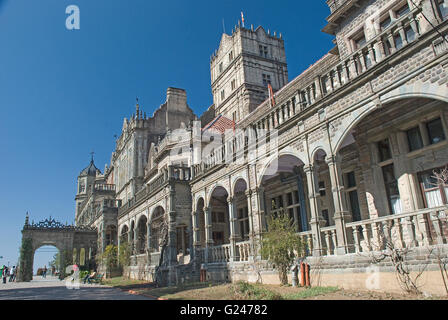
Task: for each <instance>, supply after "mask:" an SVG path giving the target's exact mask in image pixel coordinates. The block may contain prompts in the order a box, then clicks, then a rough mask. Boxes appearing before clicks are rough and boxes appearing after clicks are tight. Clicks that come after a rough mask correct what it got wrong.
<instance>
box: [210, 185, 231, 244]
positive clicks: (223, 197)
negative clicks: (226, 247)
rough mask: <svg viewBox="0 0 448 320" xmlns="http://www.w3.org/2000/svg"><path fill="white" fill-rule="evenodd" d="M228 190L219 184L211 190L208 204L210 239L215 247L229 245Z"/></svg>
mask: <svg viewBox="0 0 448 320" xmlns="http://www.w3.org/2000/svg"><path fill="white" fill-rule="evenodd" d="M230 194H231V193H230V192H229V190H228V189H227V188H226V187H224V186H223V185H221V184H217V185H215V186H214V187H213V189H211V192H210V198H209V202H208V210H210V212H209V214H210V218H211V221H210V222H209V223H210V224H211V237H212V239H213V243H214V244H215V245H223V244H229V243H230V216H229V214H230V212H229V204H228V199H229V197H230Z"/></svg>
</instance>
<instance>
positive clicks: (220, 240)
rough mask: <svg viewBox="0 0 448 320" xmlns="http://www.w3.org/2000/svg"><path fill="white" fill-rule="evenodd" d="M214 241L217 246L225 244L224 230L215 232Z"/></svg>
mask: <svg viewBox="0 0 448 320" xmlns="http://www.w3.org/2000/svg"><path fill="white" fill-rule="evenodd" d="M213 242H214V244H215V245H216V246H220V245H223V244H224V232H213Z"/></svg>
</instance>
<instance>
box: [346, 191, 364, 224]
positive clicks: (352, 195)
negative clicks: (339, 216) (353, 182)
mask: <svg viewBox="0 0 448 320" xmlns="http://www.w3.org/2000/svg"><path fill="white" fill-rule="evenodd" d="M348 197H349V200H350V209H351V212H352V217H353V222H355V221H361V210H360V208H359V200H358V191H356V190H353V191H350V192H349V193H348Z"/></svg>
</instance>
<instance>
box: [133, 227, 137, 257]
mask: <svg viewBox="0 0 448 320" xmlns="http://www.w3.org/2000/svg"><path fill="white" fill-rule="evenodd" d="M132 232H133V235H134V239H133V241H132V254H134V255H137V254H138V252H137V224H135V225H134V230H133V231H132Z"/></svg>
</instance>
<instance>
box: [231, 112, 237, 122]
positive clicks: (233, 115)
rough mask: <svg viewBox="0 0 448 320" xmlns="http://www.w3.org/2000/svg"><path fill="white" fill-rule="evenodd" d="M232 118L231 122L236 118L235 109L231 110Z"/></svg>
mask: <svg viewBox="0 0 448 320" xmlns="http://www.w3.org/2000/svg"><path fill="white" fill-rule="evenodd" d="M232 120H233V122H236V121H237V119H236V111H233V113H232Z"/></svg>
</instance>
